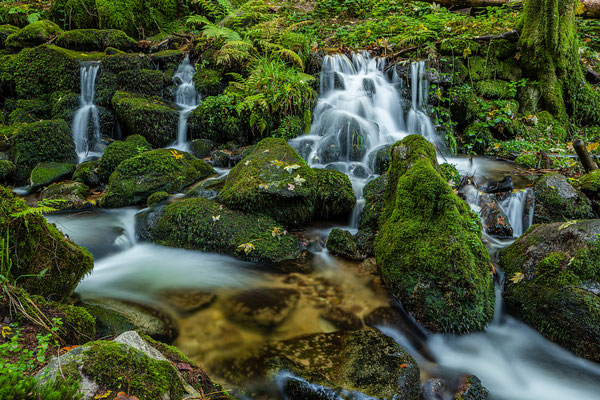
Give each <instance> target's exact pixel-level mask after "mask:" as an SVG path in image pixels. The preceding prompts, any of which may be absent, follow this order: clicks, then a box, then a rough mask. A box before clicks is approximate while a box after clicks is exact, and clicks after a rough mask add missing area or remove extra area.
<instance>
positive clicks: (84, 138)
mask: <svg viewBox="0 0 600 400" xmlns="http://www.w3.org/2000/svg"><path fill="white" fill-rule="evenodd" d="M99 70H100V63H99V62H84V63H81V68H80V80H81V95H80V98H79V109H77V112H76V113H75V117H74V118H73V127H72V131H73V140H74V141H75V150H76V151H77V157H78V159H79V162H82V161H84V160H85V159H86V157H88V156H89V155H90V153H92V152H94V151H97V152H98V155H100V154H101V146H102V144H101V137H100V119H99V117H98V108H96V105H95V104H94V94H95V90H96V76H98V71H99Z"/></svg>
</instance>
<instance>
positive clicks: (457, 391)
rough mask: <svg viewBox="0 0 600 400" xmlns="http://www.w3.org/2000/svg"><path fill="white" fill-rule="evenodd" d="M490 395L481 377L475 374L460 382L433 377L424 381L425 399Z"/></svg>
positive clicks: (476, 399) (474, 398)
mask: <svg viewBox="0 0 600 400" xmlns="http://www.w3.org/2000/svg"><path fill="white" fill-rule="evenodd" d="M488 396H489V392H488V390H487V389H486V388H485V387H483V385H482V384H481V381H480V380H479V378H477V377H476V376H474V375H471V376H468V377H464V378H460V382H452V383H448V382H445V381H443V380H441V379H440V378H431V379H428V380H427V381H425V382H424V383H423V387H422V393H421V397H422V398H423V399H425V400H446V399H457V400H485V399H487V398H488Z"/></svg>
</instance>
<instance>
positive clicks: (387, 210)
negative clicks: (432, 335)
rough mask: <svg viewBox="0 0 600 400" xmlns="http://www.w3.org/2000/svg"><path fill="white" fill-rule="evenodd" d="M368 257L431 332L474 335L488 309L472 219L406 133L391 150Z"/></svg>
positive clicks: (431, 153) (477, 229)
mask: <svg viewBox="0 0 600 400" xmlns="http://www.w3.org/2000/svg"><path fill="white" fill-rule="evenodd" d="M391 153H392V163H391V166H390V170H389V172H388V175H389V176H388V185H387V188H386V192H385V203H384V204H385V205H384V208H383V213H382V215H381V216H380V226H379V229H380V230H379V233H378V234H377V237H376V239H375V256H376V258H377V265H378V267H379V268H380V271H381V275H382V278H383V280H384V282H385V284H386V286H387V288H388V290H389V291H390V292H391V293H392V295H394V296H395V297H396V298H397V299H398V300H400V301H401V302H402V304H403V306H404V307H405V308H406V310H407V311H409V312H410V313H411V314H412V315H413V316H414V317H415V318H416V319H417V321H419V322H420V323H421V324H422V325H424V326H425V327H427V328H428V329H431V330H432V331H435V332H459V333H460V332H469V331H477V330H482V329H483V328H484V327H485V326H486V324H487V323H488V322H489V321H491V319H492V316H493V311H494V285H493V282H492V277H491V274H490V257H489V254H488V252H487V249H486V248H485V246H484V245H483V243H482V242H481V226H480V222H479V217H478V216H477V215H474V214H473V213H472V212H471V210H470V208H469V206H468V205H467V204H466V203H465V202H464V201H463V200H461V199H460V198H459V197H458V196H457V195H456V194H455V193H454V191H453V190H452V188H451V187H450V186H449V185H448V183H447V182H446V180H445V179H444V178H442V176H441V175H440V172H439V167H438V164H437V159H436V153H435V149H434V148H433V146H432V145H431V144H430V143H429V142H427V140H426V139H425V138H423V137H422V136H419V135H410V136H408V137H406V138H405V139H403V140H402V141H400V142H398V143H396V144H395V145H394V146H393V147H392V150H391Z"/></svg>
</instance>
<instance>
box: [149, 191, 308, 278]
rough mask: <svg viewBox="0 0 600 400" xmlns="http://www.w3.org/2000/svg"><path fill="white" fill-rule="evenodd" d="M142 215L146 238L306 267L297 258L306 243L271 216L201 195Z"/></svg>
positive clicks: (294, 266) (245, 257)
mask: <svg viewBox="0 0 600 400" xmlns="http://www.w3.org/2000/svg"><path fill="white" fill-rule="evenodd" d="M182 215H185V218H181V216H182ZM139 218H140V219H138V226H139V228H138V234H139V235H140V237H141V238H142V239H144V240H150V241H153V242H155V243H159V244H161V245H166V246H173V247H181V248H188V249H190V248H191V249H197V250H200V251H212V252H218V253H222V254H229V255H232V256H234V257H237V258H241V259H243V260H248V261H258V262H264V263H270V264H272V263H278V268H291V269H296V270H297V269H298V268H300V269H302V268H303V267H302V266H301V265H299V264H297V260H298V259H300V258H302V257H303V255H304V253H305V249H304V247H303V246H302V245H301V244H300V242H299V241H298V240H297V239H296V238H294V237H293V236H292V235H288V234H287V232H285V231H284V229H283V228H282V227H281V225H278V224H277V223H276V222H275V221H274V220H273V219H271V218H269V217H265V216H256V215H248V214H244V213H241V212H238V211H233V210H230V209H228V208H227V207H225V206H223V205H222V204H218V203H216V202H214V201H211V200H208V199H205V198H202V197H198V198H187V199H183V200H180V201H176V202H174V203H172V204H169V205H167V206H165V207H162V208H160V209H159V210H156V211H150V212H148V213H145V214H144V215H143V216H140V217H139ZM280 263H281V264H280Z"/></svg>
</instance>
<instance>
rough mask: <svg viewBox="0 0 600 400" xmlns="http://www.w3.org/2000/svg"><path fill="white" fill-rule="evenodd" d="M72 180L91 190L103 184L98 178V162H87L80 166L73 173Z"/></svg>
mask: <svg viewBox="0 0 600 400" xmlns="http://www.w3.org/2000/svg"><path fill="white" fill-rule="evenodd" d="M72 179H73V180H74V181H76V182H81V183H83V184H85V185H88V186H89V187H91V188H95V187H98V186H100V184H101V183H102V182H100V177H99V176H98V161H85V162H82V163H81V164H79V165H78V166H77V169H75V172H73V176H72Z"/></svg>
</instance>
